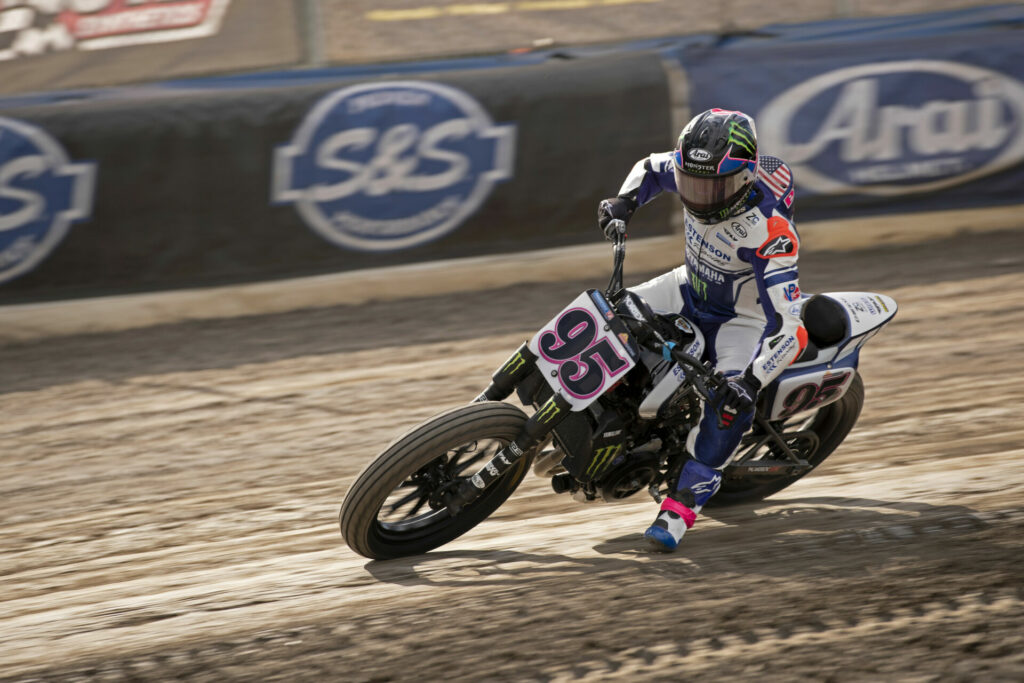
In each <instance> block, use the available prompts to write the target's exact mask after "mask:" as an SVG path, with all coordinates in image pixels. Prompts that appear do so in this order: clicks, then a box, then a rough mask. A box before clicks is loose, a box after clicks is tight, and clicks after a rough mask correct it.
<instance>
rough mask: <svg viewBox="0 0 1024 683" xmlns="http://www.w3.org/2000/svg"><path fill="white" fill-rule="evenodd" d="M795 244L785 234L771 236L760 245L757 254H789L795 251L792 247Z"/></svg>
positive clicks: (768, 255)
mask: <svg viewBox="0 0 1024 683" xmlns="http://www.w3.org/2000/svg"><path fill="white" fill-rule="evenodd" d="M794 246H796V245H795V244H794V243H793V240H791V239H790V238H789V237H787V236H786V235H779V236H778V237H775V238H772V239H770V240H768V241H767V242H765V243H764V244H762V245H761V248H760V249H758V250H757V255H758V256H760V257H761V258H773V257H775V256H789V255H791V254H793V253H795V252H796V249H794V248H793V247H794Z"/></svg>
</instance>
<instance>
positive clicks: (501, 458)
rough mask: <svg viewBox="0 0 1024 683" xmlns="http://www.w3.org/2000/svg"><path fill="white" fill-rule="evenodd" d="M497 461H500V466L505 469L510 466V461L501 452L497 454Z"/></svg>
mask: <svg viewBox="0 0 1024 683" xmlns="http://www.w3.org/2000/svg"><path fill="white" fill-rule="evenodd" d="M498 460H500V461H501V464H502V465H505V466H506V467H511V466H512V461H511V460H509V459H508V458H506V457H505V454H504V453H503V452H499V453H498Z"/></svg>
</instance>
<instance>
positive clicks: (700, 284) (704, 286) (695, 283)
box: [690, 271, 708, 299]
mask: <svg viewBox="0 0 1024 683" xmlns="http://www.w3.org/2000/svg"><path fill="white" fill-rule="evenodd" d="M690 285H691V286H692V287H693V291H695V292H697V294H698V295H699V296H700V297H701V298H702V299H707V298H708V283H706V282H704V281H703V280H701V279H700V277H698V275H697V273H694V272H692V271H691V272H690Z"/></svg>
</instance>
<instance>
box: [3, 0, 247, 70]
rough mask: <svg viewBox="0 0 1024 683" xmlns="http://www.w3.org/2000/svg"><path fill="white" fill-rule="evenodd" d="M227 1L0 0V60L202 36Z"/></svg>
mask: <svg viewBox="0 0 1024 683" xmlns="http://www.w3.org/2000/svg"><path fill="white" fill-rule="evenodd" d="M230 2H231V0H20V1H14V2H11V0H3V1H2V2H0V61H3V60H12V59H19V58H23V57H31V56H34V55H41V54H46V53H52V52H66V51H68V50H106V49H109V48H115V47H124V46H126V45H142V44H148V43H169V42H173V41H177V40H190V39H193V38H206V37H208V36H213V35H216V34H217V33H218V32H219V31H220V25H221V20H222V19H223V17H224V13H225V12H226V11H227V9H228V5H229V4H230Z"/></svg>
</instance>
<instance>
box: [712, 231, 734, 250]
mask: <svg viewBox="0 0 1024 683" xmlns="http://www.w3.org/2000/svg"><path fill="white" fill-rule="evenodd" d="M726 232H728V230H726ZM715 237H717V238H718V239H720V240H721V241H722V242H724V243H725V244H726V246H729V247H733V248H735V247H736V244H735V243H734V242H731V241H730V240H729V239H728V238H726V236H725V235H723V234H722V233H720V232H716V233H715Z"/></svg>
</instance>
